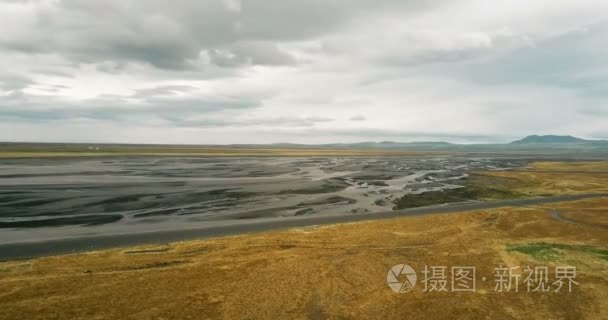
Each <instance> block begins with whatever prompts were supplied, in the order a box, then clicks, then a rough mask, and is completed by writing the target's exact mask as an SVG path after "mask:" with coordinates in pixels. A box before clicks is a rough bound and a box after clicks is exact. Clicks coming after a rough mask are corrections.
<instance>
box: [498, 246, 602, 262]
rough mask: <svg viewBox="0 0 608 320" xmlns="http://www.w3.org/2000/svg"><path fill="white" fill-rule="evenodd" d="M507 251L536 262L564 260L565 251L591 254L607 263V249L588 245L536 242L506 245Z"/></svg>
mask: <svg viewBox="0 0 608 320" xmlns="http://www.w3.org/2000/svg"><path fill="white" fill-rule="evenodd" d="M507 251H509V252H513V251H515V252H519V253H523V254H527V255H529V256H531V257H532V258H534V259H536V260H544V261H552V260H559V259H562V258H565V257H566V255H567V251H574V252H583V253H587V254H591V255H593V256H595V257H597V258H599V259H602V260H605V261H608V249H607V248H602V247H594V246H589V245H571V244H561V243H546V242H536V243H528V244H514V245H507Z"/></svg>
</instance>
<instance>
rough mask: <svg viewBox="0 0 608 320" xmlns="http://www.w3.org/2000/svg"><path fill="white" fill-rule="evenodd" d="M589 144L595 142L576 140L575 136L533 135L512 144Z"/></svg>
mask: <svg viewBox="0 0 608 320" xmlns="http://www.w3.org/2000/svg"><path fill="white" fill-rule="evenodd" d="M587 142H589V143H591V142H594V141H592V140H585V139H581V138H576V137H573V136H555V135H546V136H538V135H532V136H527V137H525V138H523V139H521V140H517V141H513V142H511V144H545V143H587Z"/></svg>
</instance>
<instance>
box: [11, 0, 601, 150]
mask: <svg viewBox="0 0 608 320" xmlns="http://www.w3.org/2000/svg"><path fill="white" fill-rule="evenodd" d="M606 10H608V3H607V2H606V1H600V0H580V1H569V0H557V1H555V0H553V1H549V0H539V1H535V2H534V3H530V2H529V1H523V0H514V1H509V2H507V3H503V4H498V3H489V2H488V1H482V0H456V1H443V0H440V1H409V0H406V1H402V0H401V1H397V0H380V1H378V0H376V1H371V0H334V1H321V0H283V1H262V0H250V1H240V0H223V1H221V0H215V1H214V0H198V1H195V0H177V1H170V2H168V1H161V0H147V1H142V0H104V1H98V0H29V1H12V0H11V1H8V0H4V1H2V0H0V19H1V20H2V21H3V31H2V32H0V141H100V142H134V143H201V144H216V143H219V144H221V143H272V142H303V143H322V142H349V141H381V140H394V141H413V140H447V141H452V142H484V141H488V142H494V141H507V140H509V139H513V138H517V137H520V136H523V135H527V134H532V133H541V134H542V133H547V134H549V133H554V134H572V135H577V136H581V137H585V138H608V129H606V128H608V107H607V102H608V87H607V86H608V85H607V84H608V81H607V80H608V67H606V66H607V65H608V64H607V63H606V62H608V49H607V48H608V47H606V45H605V44H606V43H607V42H608V20H604V19H605V18H604V17H603V16H604V14H603V12H606Z"/></svg>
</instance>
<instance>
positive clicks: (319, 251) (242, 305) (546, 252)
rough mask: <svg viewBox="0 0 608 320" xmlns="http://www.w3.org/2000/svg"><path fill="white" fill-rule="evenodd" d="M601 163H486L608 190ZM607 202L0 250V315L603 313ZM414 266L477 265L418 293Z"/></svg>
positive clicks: (566, 186) (548, 182)
mask: <svg viewBox="0 0 608 320" xmlns="http://www.w3.org/2000/svg"><path fill="white" fill-rule="evenodd" d="M607 169H608V164H607V163H594V164H588V165H584V164H558V163H553V164H548V163H538V164H536V165H535V167H534V168H533V169H532V170H522V171H521V172H518V171H509V172H492V173H491V174H496V175H501V176H503V175H504V176H509V177H517V178H521V179H532V180H533V181H535V182H537V183H538V184H539V186H541V187H542V190H540V191H539V190H537V191H536V192H546V191H548V190H550V191H551V192H552V193H555V194H561V193H568V192H571V191H572V192H599V191H604V190H606V188H607V185H608V180H607V179H602V177H605V173H597V171H602V172H608V170H607ZM585 170H587V171H589V172H593V173H581V172H582V171H585ZM541 171H542V172H541ZM545 171H552V172H545ZM558 171H559V172H561V173H560V174H557V172H558ZM566 171H571V173H564V172H566ZM602 181H603V182H602ZM545 189H546V190H545ZM555 212H558V213H560V214H561V215H560V216H555ZM606 212H608V198H596V199H591V200H583V201H576V202H565V203H558V204H552V205H545V206H535V207H524V208H500V209H493V210H479V211H471V212H463V213H451V214H442V215H429V216H418V217H404V218H399V219H391V220H382V221H370V222H360V223H350V224H341V225H332V226H320V227H310V228H301V229H290V230H284V231H273V232H266V233H259V234H251V235H240V236H232V237H224V238H217V239H210V240H200V241H189V242H180V243H171V244H165V245H156V246H142V247H136V248H119V249H112V250H104V251H98V252H89V253H83V254H74V255H64V256H55V257H45V258H38V259H33V260H22V261H10V262H3V263H0V319H209V318H210V319H215V318H228V319H533V318H545V319H606V317H607V316H608V232H606V231H607V230H608V229H607V228H608V223H607V220H606ZM563 218H565V219H563ZM397 264H409V265H410V266H412V267H413V268H414V269H415V270H416V271H417V275H418V279H419V282H418V284H417V285H416V287H415V288H414V290H413V291H412V292H409V293H402V294H399V293H395V292H393V291H391V289H390V288H389V287H388V285H387V273H388V271H389V269H390V268H391V267H393V266H394V265H397ZM424 266H447V267H454V266H474V267H476V274H477V275H476V279H477V285H476V291H475V292H449V290H448V292H423V284H422V283H420V281H421V279H422V273H421V271H422V270H423V269H424ZM499 266H508V267H516V266H520V267H521V268H523V267H525V266H531V267H535V266H541V267H542V266H547V267H548V270H549V279H552V280H554V279H555V277H556V274H555V272H554V269H555V267H556V266H574V267H576V271H577V275H576V279H575V280H576V282H577V283H578V285H574V286H573V288H572V289H573V290H572V292H567V290H565V289H563V290H562V291H560V292H527V290H526V286H525V285H524V283H523V279H522V281H520V282H519V292H513V291H511V292H497V291H496V290H495V285H496V283H495V268H497V267H499ZM521 268H520V269H519V270H516V271H515V273H516V274H519V273H520V272H521V271H522V270H521ZM448 275H449V273H448ZM482 277H486V280H485V281H483V280H482ZM522 278H523V276H522ZM448 279H449V278H448ZM448 281H449V280H448ZM448 289H449V284H448Z"/></svg>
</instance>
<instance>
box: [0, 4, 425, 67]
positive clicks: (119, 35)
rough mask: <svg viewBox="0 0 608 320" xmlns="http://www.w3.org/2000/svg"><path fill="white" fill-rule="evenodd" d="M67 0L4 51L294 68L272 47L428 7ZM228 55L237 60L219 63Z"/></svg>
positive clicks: (49, 8) (160, 63)
mask: <svg viewBox="0 0 608 320" xmlns="http://www.w3.org/2000/svg"><path fill="white" fill-rule="evenodd" d="M232 3H238V4H239V5H236V6H235V5H229V2H227V1H218V0H200V1H191V0H176V1H171V2H167V1H161V0H148V1H137V0H106V1H89V0H62V1H56V2H53V3H52V4H46V5H40V6H39V7H38V8H37V9H36V11H35V13H33V14H32V15H33V17H29V18H30V19H24V20H25V21H29V23H26V22H24V24H22V25H21V29H20V30H19V32H17V33H15V34H5V35H4V36H2V37H0V47H2V48H4V49H7V50H13V51H18V52H24V53H30V54H35V53H37V54H47V53H57V54H60V55H64V56H66V57H67V58H68V59H70V60H71V61H75V62H81V63H101V62H107V61H115V62H143V63H149V64H151V65H153V66H155V67H158V68H164V69H191V68H193V67H194V66H195V61H196V60H197V59H198V58H199V54H200V53H201V51H204V50H208V51H209V52H210V53H211V55H212V56H214V57H215V59H212V61H213V62H217V63H218V65H220V66H224V65H226V66H233V65H234V64H235V63H242V62H244V61H249V62H251V63H252V64H262V65H277V64H291V63H293V62H294V60H293V58H292V57H290V56H289V54H288V53H285V52H282V51H280V50H279V49H278V48H277V47H276V45H274V44H273V43H272V42H276V41H286V40H289V41H292V40H299V39H307V38H311V37H314V36H318V35H321V34H324V33H327V32H328V31H329V30H333V29H335V28H337V27H339V26H341V25H344V24H346V23H348V22H350V21H352V20H353V19H355V18H356V17H357V16H358V14H359V13H363V12H366V10H368V9H370V8H374V9H375V10H381V9H385V10H388V9H413V8H418V7H423V6H426V5H427V4H426V1H422V2H420V1H396V0H395V1H392V0H390V1H383V2H381V3H377V2H376V1H371V0H369V1H366V0H356V1H352V0H351V1H347V0H339V1H331V2H327V1H321V0H309V1H298V0H283V1H280V2H274V1H273V2H268V1H263V0H252V1H245V2H243V3H242V4H241V3H240V1H239V0H232ZM222 50H228V52H230V53H232V54H233V55H234V56H235V57H234V60H235V61H230V60H229V61H226V60H225V59H219V58H218V57H216V56H215V55H216V53H217V52H218V51H220V52H221V51H222Z"/></svg>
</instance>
